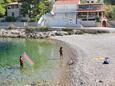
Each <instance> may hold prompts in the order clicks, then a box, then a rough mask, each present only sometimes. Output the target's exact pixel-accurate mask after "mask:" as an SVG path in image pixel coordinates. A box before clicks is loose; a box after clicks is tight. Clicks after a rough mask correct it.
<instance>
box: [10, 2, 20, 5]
mask: <svg viewBox="0 0 115 86" xmlns="http://www.w3.org/2000/svg"><path fill="white" fill-rule="evenodd" d="M15 4H19V5H21V3H18V2H12V3H9V4H8V5H15Z"/></svg>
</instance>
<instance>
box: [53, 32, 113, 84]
mask: <svg viewBox="0 0 115 86" xmlns="http://www.w3.org/2000/svg"><path fill="white" fill-rule="evenodd" d="M114 35H115V34H114V33H109V34H98V35H92V34H84V35H71V36H57V37H53V38H52V39H55V40H58V41H60V42H62V44H63V43H65V44H64V46H66V49H65V52H66V54H67V55H66V54H65V55H66V56H65V58H71V57H73V60H74V61H75V63H74V64H72V65H67V66H66V68H67V69H66V70H65V71H66V72H65V73H66V75H65V77H66V78H65V84H66V86H114V85H115V82H114V80H115V77H114V72H115V67H114V65H115V58H114V57H115V55H114V51H115V36H114ZM70 48H71V49H70ZM68 50H69V52H68ZM105 57H109V58H110V64H108V65H104V64H102V63H103V60H104V58H105ZM69 61H70V60H69ZM67 82H69V83H67ZM62 83H63V82H62ZM62 86H63V85H62Z"/></svg>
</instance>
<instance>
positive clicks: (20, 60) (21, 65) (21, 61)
mask: <svg viewBox="0 0 115 86" xmlns="http://www.w3.org/2000/svg"><path fill="white" fill-rule="evenodd" d="M19 62H20V67H21V68H23V66H24V62H23V59H22V56H20V57H19Z"/></svg>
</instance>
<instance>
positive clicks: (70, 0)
mask: <svg viewBox="0 0 115 86" xmlns="http://www.w3.org/2000/svg"><path fill="white" fill-rule="evenodd" d="M79 3H80V0H56V4H79Z"/></svg>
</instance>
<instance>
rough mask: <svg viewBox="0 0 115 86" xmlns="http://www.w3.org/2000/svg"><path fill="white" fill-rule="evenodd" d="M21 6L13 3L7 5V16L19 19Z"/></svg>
mask: <svg viewBox="0 0 115 86" xmlns="http://www.w3.org/2000/svg"><path fill="white" fill-rule="evenodd" d="M20 9H21V4H20V3H18V2H13V3H10V4H8V5H7V16H12V17H19V16H20Z"/></svg>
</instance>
